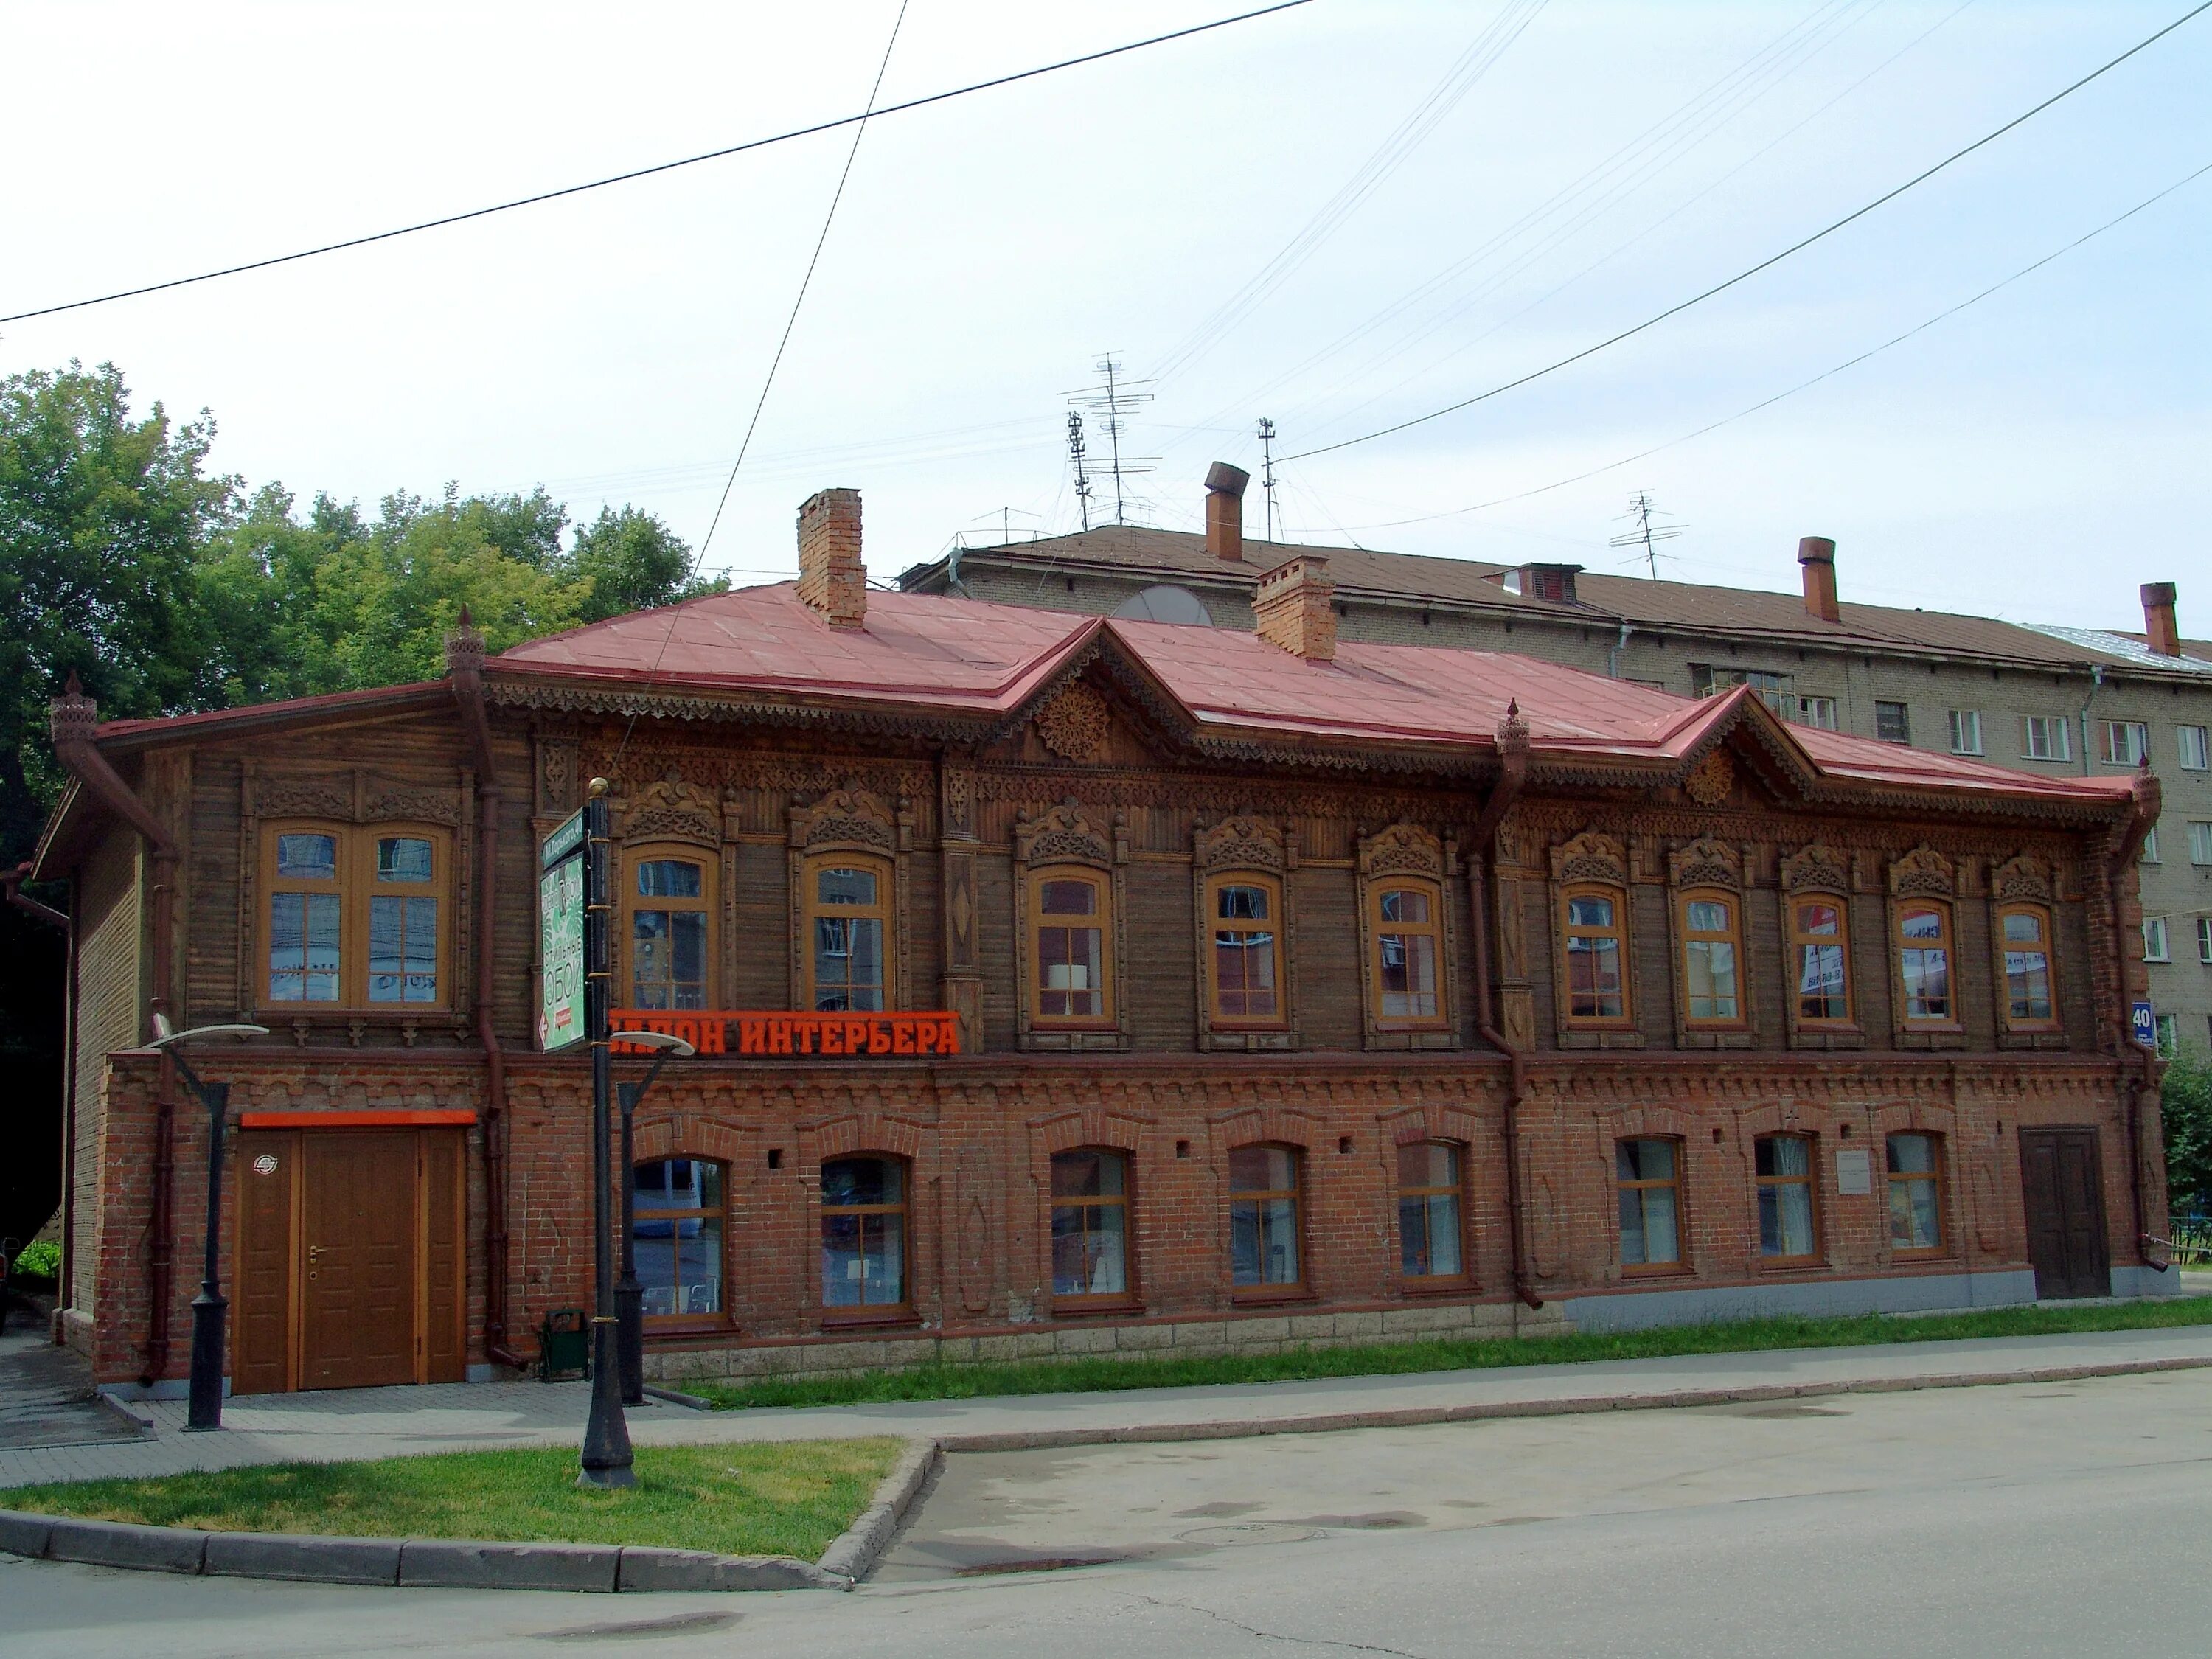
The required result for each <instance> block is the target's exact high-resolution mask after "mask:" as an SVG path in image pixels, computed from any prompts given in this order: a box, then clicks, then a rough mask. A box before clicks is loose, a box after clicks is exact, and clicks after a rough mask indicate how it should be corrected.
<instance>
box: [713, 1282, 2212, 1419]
mask: <svg viewBox="0 0 2212 1659" xmlns="http://www.w3.org/2000/svg"><path fill="white" fill-rule="evenodd" d="M2187 1325H2212V1297H2175V1298H2172V1300H2160V1301H2155V1302H2125V1303H2119V1304H2112V1305H2108V1306H2094V1307H2074V1306H2067V1305H2064V1304H2057V1305H2053V1304H2038V1305H2034V1306H2030V1307H2020V1308H1981V1309H1976V1310H1972V1311H1968V1312H1962V1313H1944V1314H1907V1315H1899V1314H1862V1315H1857V1316H1850V1317H1845V1318H1828V1319H1814V1318H1802V1317H1796V1316H1778V1317H1773V1318H1765V1319H1737V1320H1729V1321H1727V1322H1714V1323H1711V1324H1699V1325H1666V1326H1661V1327H1658V1328H1655V1329H1651V1330H1644V1331H1620V1332H1589V1333H1576V1334H1567V1335H1561V1336H1524V1337H1512V1336H1507V1337H1484V1338H1478V1339H1471V1340H1430V1341H1419V1342H1375V1343H1362V1344H1359V1345H1357V1346H1343V1347H1327V1348H1311V1347H1293V1348H1285V1349H1284V1350H1283V1351H1281V1352H1278V1353H1252V1354H1243V1353H1228V1354H1204V1355H1185V1354H1176V1353H1145V1354H1141V1355H1139V1356H1136V1357H1133V1358H1127V1359H1111V1358H1082V1359H1029V1360H1010V1361H1004V1362H986V1363H977V1364H928V1365H916V1366H914V1367H912V1368H911V1369H908V1370H883V1371H864V1372H860V1373H859V1374H857V1375H854V1376H773V1377H762V1378H758V1379H756V1380H753V1381H749V1382H744V1383H731V1382H725V1381H720V1380H717V1379H714V1378H711V1377H695V1378H692V1379H691V1380H690V1381H688V1382H686V1383H684V1385H683V1386H684V1390H685V1392H687V1393H690V1394H696V1395H700V1396H701V1397H702V1398H704V1399H707V1400H709V1401H713V1402H714V1405H715V1407H717V1408H719V1409H722V1410H730V1409H734V1408H738V1407H758V1406H851V1405H862V1404H876V1403H879V1402H882V1401H899V1400H975V1399H981V1398H984V1397H986V1396H989V1395H1020V1394H1088V1393H1092V1392H1103V1391H1106V1390H1111V1389H1188V1388H1195V1387H1201V1386H1205V1385H1207V1384H1218V1383H1288V1382H1295V1381H1298V1380H1301V1379H1304V1378H1307V1377H1317V1376H1396V1375H1401V1374H1404V1373H1407V1372H1413V1371H1456V1370H1490V1369H1492V1368H1496V1367H1502V1366H1507V1365H1557V1364H1575V1363H1583V1362H1587V1361H1590V1360H1599V1359H1658V1358H1667V1357H1669V1356H1672V1355H1676V1354H1691V1353H1751V1352H1759V1351H1761V1350H1765V1349H1773V1348H1850V1347H1861V1346H1868V1345H1871V1344H1875V1343H1883V1342H1948V1341H1954V1340H1958V1339H1960V1338H1961V1337H1982V1336H2045V1335H2048V1334H2051V1333H2053V1332H2063V1331H2132V1330H2155V1329H2163V1328H2168V1327H2172V1326H2187Z"/></svg>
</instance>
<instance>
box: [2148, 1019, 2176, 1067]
mask: <svg viewBox="0 0 2212 1659" xmlns="http://www.w3.org/2000/svg"><path fill="white" fill-rule="evenodd" d="M2157 1018H2158V1023H2157V1024H2155V1025H2154V1026H2153V1027H2152V1028H2151V1029H2152V1030H2153V1031H2154V1032H2155V1033H2156V1036H2154V1037H2153V1038H2152V1039H2151V1040H2152V1042H2154V1043H2155V1044H2156V1045H2157V1048H2158V1057H2159V1058H2160V1060H2172V1058H2173V1051H2174V1050H2175V1049H2176V1048H2179V1047H2180V1042H2181V1031H2180V1022H2179V1021H2178V1020H2176V1019H2175V1018H2174V1017H2173V1016H2172V1014H2160V1015H2159V1016H2158V1017H2157Z"/></svg>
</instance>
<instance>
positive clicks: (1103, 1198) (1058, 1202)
mask: <svg viewBox="0 0 2212 1659" xmlns="http://www.w3.org/2000/svg"><path fill="white" fill-rule="evenodd" d="M1129 1265H1130V1264H1129V1159H1128V1155H1127V1153H1124V1152H1109V1151H1108V1150H1106V1149H1104V1148H1103V1147H1097V1146H1085V1147H1080V1148H1079V1149H1077V1150H1076V1151H1074V1152H1059V1153H1055V1154H1054V1157H1053V1160H1052V1293H1053V1296H1054V1298H1055V1299H1066V1298H1069V1297H1092V1296H1096V1297H1127V1295H1128V1294H1129Z"/></svg>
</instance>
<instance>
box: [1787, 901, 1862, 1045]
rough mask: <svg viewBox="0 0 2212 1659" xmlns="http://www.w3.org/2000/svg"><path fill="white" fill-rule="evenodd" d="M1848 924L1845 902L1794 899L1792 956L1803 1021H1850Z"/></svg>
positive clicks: (1792, 966)
mask: <svg viewBox="0 0 2212 1659" xmlns="http://www.w3.org/2000/svg"><path fill="white" fill-rule="evenodd" d="M1850 947H1851V940H1850V922H1849V921H1848V920H1846V918H1845V916H1844V901H1843V900H1842V899H1840V898H1832V897H1828V896H1820V897H1817V898H1800V899H1792V900H1791V901H1790V964H1791V969H1792V971H1793V974H1794V975H1795V983H1794V989H1793V992H1792V994H1793V995H1795V996H1796V999H1797V1022H1798V1024H1801V1025H1846V1024H1850V1018H1851V994H1850Z"/></svg>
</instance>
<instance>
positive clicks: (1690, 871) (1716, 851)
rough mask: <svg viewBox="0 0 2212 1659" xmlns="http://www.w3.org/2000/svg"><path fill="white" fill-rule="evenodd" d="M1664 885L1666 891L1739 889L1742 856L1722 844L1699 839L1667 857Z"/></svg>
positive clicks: (1701, 837) (1709, 837) (1707, 838)
mask: <svg viewBox="0 0 2212 1659" xmlns="http://www.w3.org/2000/svg"><path fill="white" fill-rule="evenodd" d="M1667 884H1668V886H1670V887H1728V888H1735V889H1741V887H1742V885H1743V855H1742V854H1740V853H1738V852H1737V851H1736V849H1735V848H1733V847H1730V846H1729V844H1728V843H1727V842H1723V841H1717V840H1715V839H1714V838H1713V837H1712V836H1699V837H1698V839H1697V840H1695V841H1693V842H1690V843H1689V844H1688V845H1687V846H1686V847H1680V848H1676V849H1675V850H1674V852H1672V853H1670V854H1668V855H1667Z"/></svg>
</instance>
